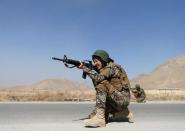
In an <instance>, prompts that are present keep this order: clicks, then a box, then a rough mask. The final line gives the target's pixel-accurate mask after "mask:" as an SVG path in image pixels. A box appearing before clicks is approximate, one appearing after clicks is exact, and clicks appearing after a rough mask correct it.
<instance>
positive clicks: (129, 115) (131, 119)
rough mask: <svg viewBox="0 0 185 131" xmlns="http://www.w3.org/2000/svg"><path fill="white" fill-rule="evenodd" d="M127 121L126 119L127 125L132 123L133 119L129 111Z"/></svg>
mask: <svg viewBox="0 0 185 131" xmlns="http://www.w3.org/2000/svg"><path fill="white" fill-rule="evenodd" d="M127 119H128V122H129V123H134V117H133V114H132V112H130V111H129V114H128V116H127Z"/></svg>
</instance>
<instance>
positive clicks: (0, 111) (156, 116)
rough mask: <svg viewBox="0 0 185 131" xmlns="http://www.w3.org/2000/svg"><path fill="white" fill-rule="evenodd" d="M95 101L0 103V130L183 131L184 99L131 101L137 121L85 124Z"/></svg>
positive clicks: (184, 125) (184, 120)
mask: <svg viewBox="0 0 185 131" xmlns="http://www.w3.org/2000/svg"><path fill="white" fill-rule="evenodd" d="M93 105H94V103H66V102H64V103H58V102H56V103H51V102H50V103H41V102H40V103H0V131H71V130H73V131H74V130H75V131H76V130H77V131H78V130H79V131H87V130H98V131H99V130H100V131H104V130H106V131H112V130H114V131H119V130H122V131H123V130H124V131H148V130H153V131H166V130H167V131H184V130H185V102H160V103H159V102H158V103H151V102H150V103H146V104H136V103H131V105H130V109H131V111H132V112H133V114H134V118H135V123H133V124H130V123H127V122H123V121H117V122H112V123H109V124H107V126H106V127H103V128H96V129H94V128H85V127H84V126H83V120H82V119H83V118H85V117H86V116H87V115H88V114H89V112H91V110H92V109H93Z"/></svg>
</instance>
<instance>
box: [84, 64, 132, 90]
mask: <svg viewBox="0 0 185 131" xmlns="http://www.w3.org/2000/svg"><path fill="white" fill-rule="evenodd" d="M83 71H84V72H86V74H87V75H88V76H89V77H90V78H91V79H92V81H93V84H94V86H96V85H97V84H99V83H101V82H103V81H105V80H107V81H109V83H110V85H111V87H112V88H114V89H118V90H119V89H123V88H124V89H127V90H129V89H130V82H129V80H128V77H127V74H126V72H125V70H124V69H123V68H122V67H121V66H120V65H118V64H115V63H108V64H107V66H105V67H104V68H102V69H101V70H100V71H99V72H97V71H95V70H91V69H89V68H87V67H83Z"/></svg>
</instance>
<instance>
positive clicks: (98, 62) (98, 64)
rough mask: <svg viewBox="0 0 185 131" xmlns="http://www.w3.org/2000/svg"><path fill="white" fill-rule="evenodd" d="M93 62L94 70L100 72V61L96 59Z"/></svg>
mask: <svg viewBox="0 0 185 131" xmlns="http://www.w3.org/2000/svg"><path fill="white" fill-rule="evenodd" d="M93 62H94V65H95V66H96V68H97V69H98V70H100V69H101V68H102V63H101V61H99V60H98V59H94V60H93Z"/></svg>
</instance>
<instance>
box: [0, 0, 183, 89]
mask: <svg viewBox="0 0 185 131" xmlns="http://www.w3.org/2000/svg"><path fill="white" fill-rule="evenodd" d="M96 49H104V50H106V51H108V52H109V54H110V56H111V57H112V58H113V59H114V60H115V62H117V63H119V64H121V65H122V66H123V67H124V68H125V70H126V71H127V73H128V76H129V78H133V77H135V76H137V75H139V74H141V73H148V72H150V71H152V70H153V69H154V68H155V67H156V66H157V65H159V64H161V63H163V62H165V61H166V60H168V59H170V58H174V57H176V56H179V55H184V54H185V1H184V0H0V85H1V86H12V85H21V84H31V83H34V82H37V81H39V80H43V79H49V78H66V79H75V80H81V71H79V70H78V69H67V68H65V67H64V65H63V64H62V63H60V62H56V61H53V60H51V57H53V56H55V57H63V54H66V55H68V57H69V58H74V59H79V60H85V59H91V55H92V53H93V52H94V51H95V50H96Z"/></svg>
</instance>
